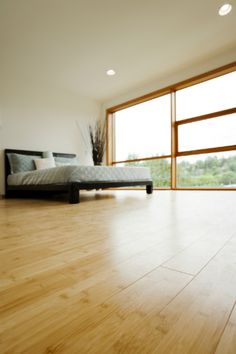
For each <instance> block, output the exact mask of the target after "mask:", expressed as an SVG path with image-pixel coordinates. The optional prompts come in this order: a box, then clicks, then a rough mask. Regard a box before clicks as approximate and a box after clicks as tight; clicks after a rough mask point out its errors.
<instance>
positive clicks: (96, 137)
mask: <svg viewBox="0 0 236 354" xmlns="http://www.w3.org/2000/svg"><path fill="white" fill-rule="evenodd" d="M89 136H90V142H91V147H92V157H93V163H94V165H101V164H102V161H103V156H104V152H105V149H106V128H105V123H104V122H102V121H100V120H99V121H97V122H96V124H95V126H94V127H92V126H91V125H90V126H89Z"/></svg>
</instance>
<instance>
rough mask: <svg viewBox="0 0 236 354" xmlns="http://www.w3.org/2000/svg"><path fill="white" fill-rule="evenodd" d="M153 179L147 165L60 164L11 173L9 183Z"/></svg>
mask: <svg viewBox="0 0 236 354" xmlns="http://www.w3.org/2000/svg"><path fill="white" fill-rule="evenodd" d="M149 180H150V181H151V180H152V179H151V176H150V171H149V169H148V168H146V167H111V166H60V167H54V168H49V169H45V170H36V171H30V172H20V173H15V174H12V175H9V176H8V178H7V183H8V185H15V186H19V185H42V184H54V183H68V182H99V181H100V182H101V181H108V182H109V181H114V182H115V181H119V182H132V181H149Z"/></svg>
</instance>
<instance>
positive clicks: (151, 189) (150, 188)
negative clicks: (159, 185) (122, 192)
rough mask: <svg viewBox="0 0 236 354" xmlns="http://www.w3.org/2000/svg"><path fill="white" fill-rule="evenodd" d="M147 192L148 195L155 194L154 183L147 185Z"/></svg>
mask: <svg viewBox="0 0 236 354" xmlns="http://www.w3.org/2000/svg"><path fill="white" fill-rule="evenodd" d="M146 192H147V194H152V192H153V184H152V183H151V184H147V185H146Z"/></svg>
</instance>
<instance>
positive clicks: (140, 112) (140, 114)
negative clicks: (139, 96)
mask: <svg viewBox="0 0 236 354" xmlns="http://www.w3.org/2000/svg"><path fill="white" fill-rule="evenodd" d="M115 151H116V158H115V160H116V161H124V160H131V159H134V158H142V157H152V156H162V155H170V151H171V123H170V95H165V96H162V97H158V98H155V99H153V100H150V101H147V102H144V103H140V104H138V105H135V106H133V107H129V108H126V109H122V110H121V111H118V112H116V113H115Z"/></svg>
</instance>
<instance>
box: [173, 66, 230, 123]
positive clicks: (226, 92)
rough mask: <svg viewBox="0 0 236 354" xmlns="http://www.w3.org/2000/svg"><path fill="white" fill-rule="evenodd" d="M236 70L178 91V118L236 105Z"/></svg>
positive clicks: (195, 115)
mask: <svg viewBox="0 0 236 354" xmlns="http://www.w3.org/2000/svg"><path fill="white" fill-rule="evenodd" d="M235 85H236V71H235V72H232V73H229V74H226V75H223V76H219V77H217V78H215V79H212V80H208V81H204V82H202V83H200V84H197V85H193V86H190V87H187V88H185V89H182V90H178V91H177V92H176V120H181V119H186V118H191V117H197V116H200V115H203V114H207V113H211V112H218V111H222V110H224V109H227V108H233V107H236V94H235V89H236V88H235Z"/></svg>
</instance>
